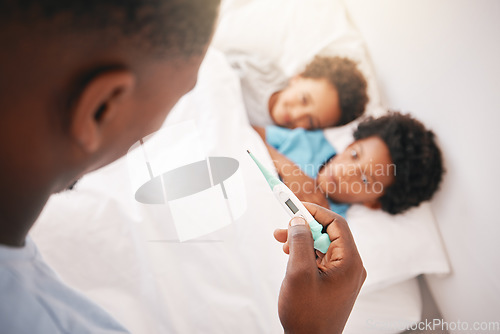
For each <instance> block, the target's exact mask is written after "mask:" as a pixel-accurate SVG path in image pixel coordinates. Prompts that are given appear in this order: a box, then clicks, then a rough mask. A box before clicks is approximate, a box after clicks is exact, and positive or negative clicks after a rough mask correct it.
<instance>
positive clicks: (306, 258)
mask: <svg viewBox="0 0 500 334" xmlns="http://www.w3.org/2000/svg"><path fill="white" fill-rule="evenodd" d="M287 241H288V247H289V249H290V258H289V259H288V266H287V272H289V273H303V272H315V271H317V266H316V256H315V253H314V241H313V238H312V234H311V230H310V229H309V225H308V224H307V222H306V221H305V219H304V218H302V217H294V218H293V219H292V220H291V221H290V226H289V227H288V240H287Z"/></svg>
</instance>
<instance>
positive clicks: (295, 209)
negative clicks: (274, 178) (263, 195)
mask: <svg viewBox="0 0 500 334" xmlns="http://www.w3.org/2000/svg"><path fill="white" fill-rule="evenodd" d="M285 204H286V206H288V208H289V209H290V210H291V211H292V212H293V214H296V213H297V211H299V209H297V207H296V206H295V204H293V202H292V200H291V199H288V200H287V201H286V202H285Z"/></svg>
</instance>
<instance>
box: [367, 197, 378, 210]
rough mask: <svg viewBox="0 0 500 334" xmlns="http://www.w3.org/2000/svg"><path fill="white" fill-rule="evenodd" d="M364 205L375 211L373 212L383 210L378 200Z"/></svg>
mask: <svg viewBox="0 0 500 334" xmlns="http://www.w3.org/2000/svg"><path fill="white" fill-rule="evenodd" d="M363 205H364V206H366V207H367V208H370V209H373V210H376V209H381V208H382V204H381V203H380V202H379V200H378V199H374V200H371V201H366V202H363Z"/></svg>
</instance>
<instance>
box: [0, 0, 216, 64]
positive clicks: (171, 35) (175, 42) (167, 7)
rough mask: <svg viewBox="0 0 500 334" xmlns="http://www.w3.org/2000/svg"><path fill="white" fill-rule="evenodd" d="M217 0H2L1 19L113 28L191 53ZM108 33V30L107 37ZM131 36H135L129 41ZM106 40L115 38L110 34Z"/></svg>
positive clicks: (136, 40) (209, 25)
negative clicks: (63, 17) (111, 37)
mask: <svg viewBox="0 0 500 334" xmlns="http://www.w3.org/2000/svg"><path fill="white" fill-rule="evenodd" d="M219 2H220V0H0V22H2V21H3V23H8V22H13V21H17V22H19V21H22V22H26V23H30V24H33V22H50V21H51V20H53V21H55V18H57V17H61V16H65V19H64V20H60V21H59V23H58V24H60V25H61V26H60V27H58V28H59V29H60V31H66V30H70V31H71V30H72V29H73V30H75V31H80V32H82V31H86V30H88V31H90V30H94V31H97V32H101V34H102V35H103V38H106V33H105V32H106V31H113V32H114V34H113V36H115V35H117V36H119V37H124V38H125V39H127V41H128V44H130V45H131V47H149V48H151V49H153V50H154V51H156V52H157V53H158V52H159V53H162V54H167V55H175V56H177V55H182V56H184V57H189V56H192V55H199V54H201V53H202V52H203V50H204V48H205V46H206V43H207V42H208V40H209V38H210V36H211V33H212V31H213V27H214V22H215V18H216V15H217V11H218V5H219ZM107 38H108V39H109V36H108V37H107ZM131 40H133V42H131ZM109 42H113V40H110V41H109Z"/></svg>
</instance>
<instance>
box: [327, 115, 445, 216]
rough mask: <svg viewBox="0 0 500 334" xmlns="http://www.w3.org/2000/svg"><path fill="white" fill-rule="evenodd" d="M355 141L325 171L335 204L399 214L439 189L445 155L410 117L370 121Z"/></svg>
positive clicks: (427, 132)
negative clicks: (362, 206)
mask: <svg viewBox="0 0 500 334" xmlns="http://www.w3.org/2000/svg"><path fill="white" fill-rule="evenodd" d="M354 138H355V142H354V143H352V144H351V145H349V147H348V148H347V149H346V150H345V151H344V152H343V153H341V154H339V155H338V156H335V157H334V158H333V159H332V160H331V161H330V162H329V163H328V164H327V165H326V166H325V167H324V168H323V170H322V171H321V172H320V174H321V175H320V185H321V186H322V188H323V189H325V190H326V191H327V192H328V193H329V196H330V197H331V198H332V199H333V200H335V201H338V202H343V203H363V204H365V205H367V206H369V207H372V208H381V209H382V210H384V211H386V212H389V213H391V214H397V213H401V212H404V211H405V210H407V209H409V208H411V207H413V206H418V205H419V204H420V203H421V202H423V201H426V200H429V199H431V197H432V196H433V194H434V193H435V192H436V190H437V189H438V187H439V184H440V182H441V179H442V175H443V172H444V171H443V163H442V157H441V151H440V150H439V148H438V146H437V145H436V142H435V137H434V133H433V132H432V131H429V130H427V129H425V127H424V126H423V124H422V123H420V122H419V121H417V120H415V119H414V118H412V117H411V116H409V115H403V114H400V113H395V112H394V113H390V114H389V115H386V116H384V117H380V118H378V119H373V118H368V119H366V120H365V121H363V122H362V123H360V124H359V126H358V128H357V130H356V131H355V132H354ZM333 188H335V189H333Z"/></svg>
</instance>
